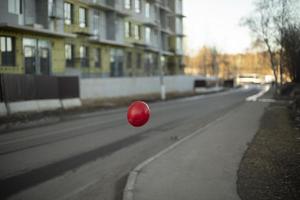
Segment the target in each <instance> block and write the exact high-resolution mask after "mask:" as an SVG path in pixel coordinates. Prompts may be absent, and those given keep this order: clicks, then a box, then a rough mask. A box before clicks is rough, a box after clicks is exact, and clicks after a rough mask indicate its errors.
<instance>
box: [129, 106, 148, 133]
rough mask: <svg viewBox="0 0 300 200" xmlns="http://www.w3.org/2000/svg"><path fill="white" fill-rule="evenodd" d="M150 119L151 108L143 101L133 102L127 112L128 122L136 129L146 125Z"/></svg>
mask: <svg viewBox="0 0 300 200" xmlns="http://www.w3.org/2000/svg"><path fill="white" fill-rule="evenodd" d="M149 118H150V108H149V106H148V105H147V104H146V103H145V102H143V101H135V102H133V103H132V104H131V105H130V106H129V108H128V111H127V120H128V122H129V124H131V125H132V126H134V127H141V126H143V125H145V124H146V123H147V122H148V120H149Z"/></svg>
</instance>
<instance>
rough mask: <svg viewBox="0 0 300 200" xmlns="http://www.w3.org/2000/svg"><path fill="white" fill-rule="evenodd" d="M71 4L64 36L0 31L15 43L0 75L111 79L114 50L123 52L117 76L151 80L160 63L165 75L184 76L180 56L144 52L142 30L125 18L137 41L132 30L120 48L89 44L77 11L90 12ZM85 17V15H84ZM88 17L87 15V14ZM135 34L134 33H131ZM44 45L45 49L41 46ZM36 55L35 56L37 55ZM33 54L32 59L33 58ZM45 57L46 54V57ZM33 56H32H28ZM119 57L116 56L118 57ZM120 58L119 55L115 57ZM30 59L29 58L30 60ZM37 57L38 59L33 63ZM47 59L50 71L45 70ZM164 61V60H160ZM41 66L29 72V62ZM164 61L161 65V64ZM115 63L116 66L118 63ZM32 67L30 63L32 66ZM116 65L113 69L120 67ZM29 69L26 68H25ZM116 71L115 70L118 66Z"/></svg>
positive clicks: (111, 44)
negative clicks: (69, 57)
mask: <svg viewBox="0 0 300 200" xmlns="http://www.w3.org/2000/svg"><path fill="white" fill-rule="evenodd" d="M65 2H67V3H71V4H72V6H73V7H72V16H73V17H72V23H71V24H64V33H62V34H59V33H57V34H56V33H55V32H51V31H50V32H49V33H47V31H44V32H43V31H39V30H36V29H35V28H31V29H30V30H29V29H26V28H25V29H22V28H16V29H11V30H0V37H11V38H13V39H14V48H15V52H14V57H15V63H14V65H13V66H5V65H1V63H2V62H1V56H0V73H13V74H27V73H32V74H43V72H44V74H50V75H69V73H68V72H69V71H77V74H81V75H82V74H83V75H87V76H96V77H99V76H114V75H112V74H114V72H113V71H114V70H116V69H115V67H114V66H113V65H114V62H115V60H114V58H113V56H112V55H113V53H114V52H115V50H117V51H118V52H122V53H121V54H122V55H123V56H122V59H121V62H122V64H121V65H122V70H121V71H122V73H119V74H118V75H117V76H153V75H159V74H160V73H161V68H160V67H159V64H160V63H163V68H164V72H165V74H170V75H173V74H180V73H183V67H182V64H181V63H182V57H183V56H182V55H175V56H174V54H173V55H168V54H167V55H165V54H163V53H161V52H159V50H158V49H156V50H153V49H152V50H151V49H147V45H145V38H144V37H145V26H144V25H143V23H141V22H139V21H135V20H134V19H129V18H125V19H124V20H125V23H126V21H128V22H130V24H131V26H133V27H136V26H138V27H139V37H138V38H137V37H136V35H135V34H136V32H135V28H131V29H130V30H131V31H132V32H131V33H130V35H129V36H124V44H123V45H119V44H117V43H116V44H115V43H114V42H102V41H94V40H91V38H90V36H91V34H90V29H89V24H88V23H90V21H88V20H87V24H86V26H85V27H80V22H79V9H80V8H84V9H86V10H87V11H88V10H89V9H90V8H89V5H88V4H87V3H84V2H83V1H79V0H66V1H65ZM87 13H88V12H87ZM87 17H88V14H87ZM134 32H135V33H134ZM175 38H176V37H170V51H171V52H176V39H175ZM40 43H41V44H44V46H40ZM68 44H69V45H72V65H71V66H70V65H67V64H66V63H67V61H66V45H68ZM82 47H84V48H86V56H87V57H86V59H87V64H86V65H84V66H83V64H82V62H83V61H82V55H81V54H82V52H81V51H82V49H81V48H82ZM37 52H38V53H37ZM34 53H35V55H33V54H34ZM47 53H48V54H47ZM31 54H32V55H31ZM117 54H118V53H117ZM118 55H119V54H118ZM30 56H31V57H30ZM37 56H39V58H38V59H37V60H34V59H35V58H36V57H37ZM46 58H48V59H49V60H48V63H49V66H48V68H49V69H44V68H45V67H44V66H43V65H44V63H45V62H42V61H43V60H45V59H46ZM162 58H163V59H162ZM32 60H34V62H37V61H38V62H40V66H37V67H36V66H35V69H34V71H28V68H29V67H30V62H32ZM162 60H163V61H162ZM119 61H120V60H118V61H117V62H119ZM32 63H33V62H32ZM119 64H120V63H117V64H116V65H119ZM28 65H29V67H28ZM117 67H118V66H117ZM117 70H120V69H117Z"/></svg>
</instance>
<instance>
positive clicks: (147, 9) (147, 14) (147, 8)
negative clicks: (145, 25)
mask: <svg viewBox="0 0 300 200" xmlns="http://www.w3.org/2000/svg"><path fill="white" fill-rule="evenodd" d="M150 16H151V4H150V3H149V2H146V3H145V17H146V18H150Z"/></svg>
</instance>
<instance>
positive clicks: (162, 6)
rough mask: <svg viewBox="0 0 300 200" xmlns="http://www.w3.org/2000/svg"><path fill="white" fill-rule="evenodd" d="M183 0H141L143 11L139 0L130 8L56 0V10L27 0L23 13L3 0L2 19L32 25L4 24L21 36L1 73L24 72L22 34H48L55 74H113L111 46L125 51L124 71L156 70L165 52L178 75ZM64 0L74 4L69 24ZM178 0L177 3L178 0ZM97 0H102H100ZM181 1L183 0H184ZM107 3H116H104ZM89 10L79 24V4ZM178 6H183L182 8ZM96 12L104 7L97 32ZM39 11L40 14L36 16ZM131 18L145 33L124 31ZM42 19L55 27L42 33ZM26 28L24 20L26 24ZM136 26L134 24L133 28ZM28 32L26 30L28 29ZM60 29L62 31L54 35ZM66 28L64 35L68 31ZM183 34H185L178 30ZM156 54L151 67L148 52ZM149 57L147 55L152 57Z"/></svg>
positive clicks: (119, 2) (120, 1)
mask: <svg viewBox="0 0 300 200" xmlns="http://www.w3.org/2000/svg"><path fill="white" fill-rule="evenodd" d="M177 1H179V0H157V1H152V0H151V1H148V0H141V12H140V13H137V12H136V11H135V4H134V2H135V0H132V4H131V5H132V6H131V8H130V9H126V8H125V3H124V2H125V1H124V0H115V2H116V4H115V5H113V4H112V3H113V1H105V0H101V1H96V4H93V2H94V1H92V0H86V1H82V0H57V1H56V5H55V7H54V8H53V9H54V10H55V12H54V14H53V13H48V12H49V8H48V6H49V4H48V0H39V1H36V0H23V1H22V2H23V8H24V11H23V13H21V14H19V15H18V14H11V13H8V11H7V7H8V3H7V2H8V0H3V1H1V2H0V11H1V12H0V23H1V22H2V23H8V24H11V25H18V26H20V27H22V26H24V25H26V27H31V28H32V31H29V32H28V31H24V32H23V31H22V30H21V29H18V30H16V31H13V30H12V31H10V32H7V31H4V30H1V27H0V36H1V34H4V35H5V34H6V35H11V36H15V37H16V50H17V51H16V66H15V67H6V66H0V73H25V70H24V52H23V47H22V40H23V38H24V37H31V38H35V39H45V40H47V41H49V42H50V44H51V73H52V74H55V75H78V76H82V77H107V76H109V75H112V72H111V69H112V66H111V59H112V54H111V52H112V51H114V49H119V51H121V52H122V53H123V54H124V56H123V72H122V73H121V75H122V76H152V75H158V74H159V73H160V66H159V63H161V61H159V60H160V59H161V58H160V56H163V57H165V58H166V62H165V65H164V67H163V69H164V72H165V74H170V75H175V74H180V73H182V71H183V70H181V68H180V67H181V65H180V62H178V60H182V59H181V58H182V56H183V51H178V44H177V40H176V38H177V37H183V35H182V27H181V28H179V29H178V27H176V17H179V18H183V15H182V13H180V11H181V8H180V9H178V8H177V4H178V2H177ZM64 2H68V3H71V4H72V5H73V13H72V15H73V23H72V24H70V25H67V24H65V23H64V19H63V17H64ZM146 2H149V3H150V17H149V18H147V17H146V15H145V12H146V10H145V5H146ZM176 2H177V3H176ZM97 3H99V4H98V5H97ZM179 4H180V3H179ZM103 6H106V7H111V8H110V9H103ZM80 7H82V8H86V10H87V13H88V14H87V20H88V22H87V27H84V28H81V27H80V26H79V8H80ZM178 10H179V11H178ZM94 12H98V13H99V24H98V26H99V27H100V28H99V30H98V35H93V33H94V28H93V26H94V22H93V19H94ZM37 16H38V17H37ZM127 21H129V22H131V23H132V24H133V26H134V25H139V26H140V36H141V37H140V39H138V40H137V39H136V38H135V37H134V35H132V36H131V37H125V22H127ZM39 24H40V25H42V26H41V27H39V28H38V29H42V30H46V31H48V30H49V32H51V34H52V35H51V34H49V35H48V36H46V35H47V34H40V33H39V32H38V31H37V32H36V33H35V32H34V30H35V29H37V27H36V26H39ZM146 27H150V28H151V37H150V42H146V35H145V34H146V32H145V28H146ZM24 28H25V26H24ZM132 31H133V30H132ZM25 32H26V34H25ZM55 33H59V34H61V36H55ZM64 34H65V35H64ZM178 35H180V36H178ZM67 43H70V44H74V46H75V49H74V51H75V52H74V59H75V60H74V66H72V67H66V64H65V63H66V61H65V52H64V51H65V44H67ZM81 45H85V46H86V47H88V51H89V55H88V60H89V66H87V67H81V66H80V60H79V47H80V46H81ZM95 48H100V49H101V67H100V68H97V67H95V64H94V63H95V58H94V56H93V52H94V49H95ZM128 52H131V54H132V59H131V66H128V64H127V53H128ZM139 55H140V57H141V61H140V62H139V63H140V64H138V62H137V57H138V56H139ZM150 55H151V56H153V58H156V60H155V62H153V63H155V65H154V64H153V63H152V62H151V65H150V68H151V69H149V62H148V60H149V57H151V56H150ZM147 59H148V60H147Z"/></svg>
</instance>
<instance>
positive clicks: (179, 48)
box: [176, 37, 183, 51]
mask: <svg viewBox="0 0 300 200" xmlns="http://www.w3.org/2000/svg"><path fill="white" fill-rule="evenodd" d="M176 47H177V51H182V48H183V44H182V38H181V37H177V38H176Z"/></svg>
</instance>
